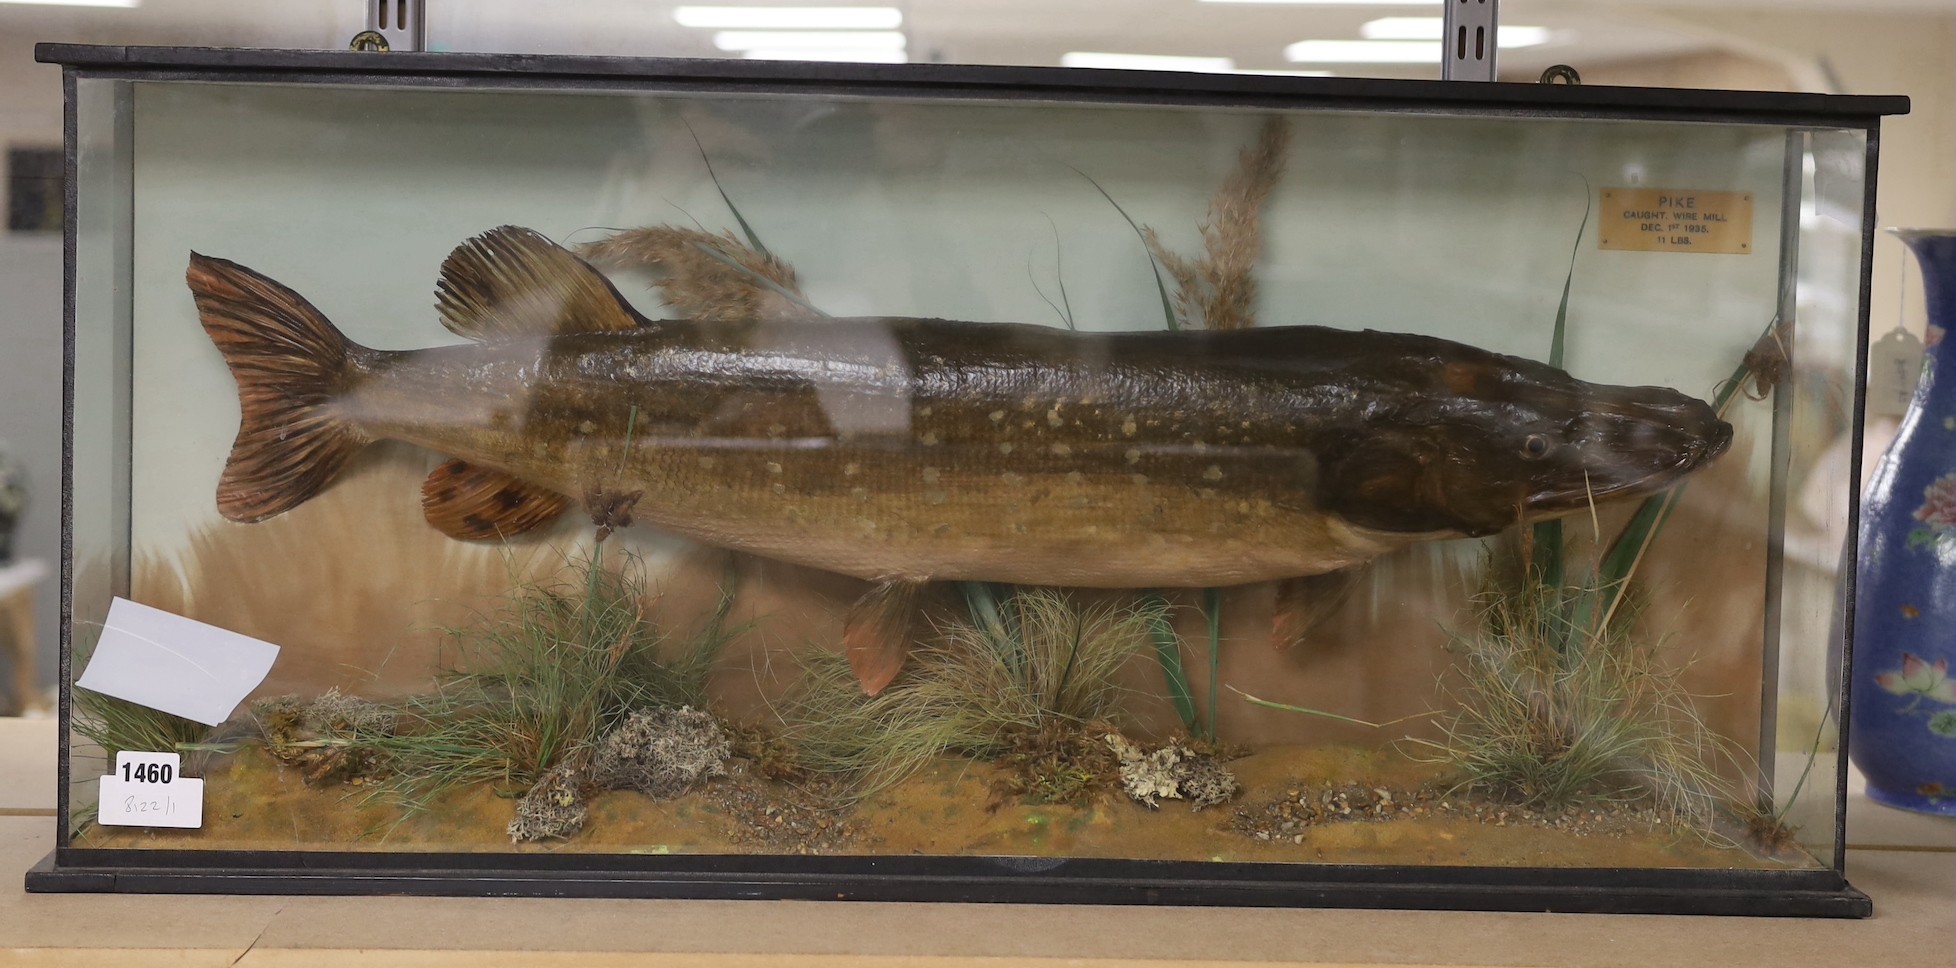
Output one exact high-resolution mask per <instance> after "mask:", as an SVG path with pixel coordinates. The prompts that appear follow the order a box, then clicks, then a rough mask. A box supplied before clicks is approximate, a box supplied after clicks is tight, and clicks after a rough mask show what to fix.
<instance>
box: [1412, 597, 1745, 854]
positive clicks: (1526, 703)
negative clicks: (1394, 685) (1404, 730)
mask: <svg viewBox="0 0 1956 968" xmlns="http://www.w3.org/2000/svg"><path fill="white" fill-rule="evenodd" d="M1489 570H1490V573H1493V572H1494V571H1495V569H1493V568H1490V569H1489ZM1615 591H1616V589H1615V587H1614V585H1613V584H1612V585H1611V586H1610V587H1609V588H1607V589H1606V588H1605V587H1604V583H1602V582H1600V581H1598V580H1595V579H1591V580H1589V581H1588V582H1586V583H1585V582H1580V581H1579V582H1575V583H1571V584H1569V585H1566V586H1560V585H1558V586H1550V585H1545V584H1543V583H1542V582H1540V581H1539V580H1535V579H1533V578H1532V577H1530V578H1524V579H1522V580H1521V581H1520V582H1519V583H1518V584H1517V585H1514V586H1512V587H1496V588H1491V589H1490V590H1488V591H1486V592H1484V593H1482V594H1481V595H1479V596H1477V597H1476V599H1475V602H1476V605H1477V608H1478V614H1477V615H1476V623H1475V625H1474V627H1473V628H1471V629H1469V630H1465V631H1462V632H1460V633H1458V634H1457V635H1456V637H1455V640H1454V644H1453V646H1452V648H1453V649H1454V651H1456V652H1457V653H1459V655H1460V656H1461V666H1460V681H1459V683H1458V684H1457V685H1456V686H1454V687H1453V688H1451V689H1450V690H1449V691H1450V693H1451V695H1452V696H1453V698H1454V699H1456V700H1457V701H1458V704H1459V705H1458V707H1457V708H1456V709H1455V710H1454V711H1453V712H1452V713H1451V714H1450V715H1449V716H1447V717H1445V718H1444V719H1443V720H1442V721H1441V729H1442V731H1443V732H1444V733H1445V739H1444V740H1443V741H1442V742H1440V743H1438V744H1426V745H1432V746H1435V747H1436V748H1437V749H1438V751H1439V755H1440V757H1441V758H1442V759H1445V760H1447V761H1450V762H1452V763H1453V764H1454V765H1455V766H1456V767H1457V768H1458V769H1459V770H1460V771H1461V772H1462V773H1463V774H1464V775H1465V776H1466V777H1467V778H1468V782H1469V783H1470V784H1471V785H1473V786H1476V787H1480V788H1482V789H1485V790H1487V791H1489V792H1490V793H1492V794H1494V795H1496V796H1500V797H1504V798H1506V799H1510V800H1512V801H1515V802H1518V803H1522V804H1525V805H1530V806H1538V807H1542V808H1546V809H1560V808H1563V807H1566V806H1569V805H1572V804H1576V803H1581V802H1584V801H1587V800H1618V801H1629V800H1648V801H1650V802H1652V803H1654V804H1655V805H1656V806H1657V807H1658V809H1660V810H1662V811H1664V812H1665V813H1667V814H1668V815H1669V816H1670V817H1671V819H1672V820H1674V821H1676V822H1678V823H1681V824H1684V825H1686V826H1687V827H1689V828H1691V829H1693V830H1695V831H1698V832H1700V833H1701V834H1702V835H1703V836H1705V837H1707V838H1711V837H1713V836H1714V835H1713V833H1712V831H1713V828H1714V823H1715V821H1716V820H1717V817H1718V812H1719V808H1720V807H1721V806H1724V805H1726V804H1727V803H1729V802H1730V801H1731V797H1730V796H1729V794H1728V793H1727V790H1728V788H1729V784H1728V783H1727V781H1726V780H1725V778H1724V777H1723V776H1722V775H1721V773H1720V771H1719V765H1720V764H1723V763H1729V762H1731V761H1732V757H1733V752H1732V750H1731V749H1730V747H1729V744H1728V743H1726V742H1725V741H1724V740H1722V739H1721V738H1720V737H1719V736H1718V735H1717V734H1716V733H1714V732H1713V731H1712V730H1711V729H1710V727H1708V726H1707V725H1706V724H1705V722H1704V720H1703V719H1702V718H1701V717H1700V715H1699V713H1698V711H1697V705H1696V702H1695V701H1694V700H1695V698H1696V697H1694V696H1692V695H1691V694H1690V693H1689V692H1688V691H1687V690H1686V689H1685V688H1684V687H1683V685H1682V684H1681V682H1680V674H1681V670H1678V669H1674V668H1671V667H1669V666H1667V665H1666V664H1665V663H1664V662H1663V661H1662V660H1661V659H1660V658H1659V656H1658V654H1657V653H1658V643H1656V642H1655V641H1653V640H1651V639H1650V638H1649V637H1647V636H1644V635H1641V634H1639V633H1637V632H1636V631H1635V629H1634V626H1635V625H1636V619H1637V615H1636V611H1637V609H1636V607H1635V606H1626V607H1625V608H1620V609H1617V610H1616V612H1615V614H1614V615H1613V616H1612V615H1605V614H1604V613H1603V611H1602V610H1601V609H1598V608H1596V605H1597V603H1598V602H1599V601H1600V600H1601V599H1602V598H1603V596H1604V595H1605V594H1606V592H1607V593H1609V594H1611V596H1612V598H1613V599H1614V593H1615ZM1599 615H1601V616H1603V617H1602V618H1601V619H1597V618H1596V616H1599ZM1420 742H1422V743H1424V741H1420Z"/></svg>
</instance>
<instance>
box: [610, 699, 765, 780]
mask: <svg viewBox="0 0 1956 968" xmlns="http://www.w3.org/2000/svg"><path fill="white" fill-rule="evenodd" d="M732 753H733V741H732V740H731V739H730V738H729V737H728V736H727V733H726V731H725V730H723V729H721V728H720V724H719V722H718V721H716V720H715V719H714V718H713V716H712V715H711V714H709V713H706V712H703V711H701V710H698V709H694V708H692V707H690V706H682V707H680V708H678V709H654V710H641V711H639V712H635V713H632V714H631V715H630V716H627V717H626V718H625V721H624V722H623V723H620V724H619V725H618V727H617V728H615V729H613V730H612V731H611V732H610V733H608V734H606V735H605V738H604V739H603V740H602V741H600V742H599V743H598V749H597V752H596V753H595V754H594V755H593V756H592V757H591V768H590V772H589V773H588V774H587V777H588V780H589V783H590V784H591V785H592V786H594V787H597V788H600V789H605V790H637V791H638V792H640V793H643V794H645V795H646V796H648V797H651V798H653V799H654V800H669V799H672V798H673V797H677V796H680V795H682V794H684V793H685V792H686V791H688V790H691V789H692V788H693V787H694V786H695V785H697V784H698V783H699V782H700V781H702V780H705V779H707V778H709V777H715V776H722V775H724V774H725V773H726V759H727V757H728V756H730V755H732Z"/></svg>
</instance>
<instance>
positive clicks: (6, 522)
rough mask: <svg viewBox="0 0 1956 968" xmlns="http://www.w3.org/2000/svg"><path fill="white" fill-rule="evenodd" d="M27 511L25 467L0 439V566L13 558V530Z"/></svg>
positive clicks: (10, 561) (9, 562) (17, 526)
mask: <svg viewBox="0 0 1956 968" xmlns="http://www.w3.org/2000/svg"><path fill="white" fill-rule="evenodd" d="M26 512H27V468H26V467H23V466H21V463H20V459H19V458H17V457H15V456H14V455H12V454H10V453H8V452H7V445H6V443H5V442H4V441H0V566H4V565H8V564H11V563H12V562H13V560H14V532H15V531H16V530H17V529H18V528H19V526H20V518H21V515H23V514H25V513H26Z"/></svg>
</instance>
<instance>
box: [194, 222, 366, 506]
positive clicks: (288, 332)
mask: <svg viewBox="0 0 1956 968" xmlns="http://www.w3.org/2000/svg"><path fill="white" fill-rule="evenodd" d="M184 278H185V281H186V282H188V283H189V285H190V292H191V294H192V295H193V296H195V297H196V300H197V314H198V315H199V316H200V317H201V318H202V320H203V323H204V332H206V333H208V334H210V338H211V342H213V343H215V344H217V349H218V351H219V352H221V353H223V354H224V362H225V363H226V364H228V365H229V366H230V368H231V375H232V376H233V377H235V378H236V379H237V381H238V407H239V410H240V411H241V416H240V419H239V422H238V439H237V441H236V442H235V443H233V444H232V445H231V459H230V460H229V461H228V462H227V463H226V464H225V465H224V474H223V476H222V477H220V478H219V479H218V483H217V510H218V513H220V514H222V515H224V516H225V517H226V518H229V519H230V520H232V521H239V522H244V523H247V524H249V523H253V522H257V521H263V520H265V519H266V518H269V517H272V516H274V515H277V514H281V513H284V512H286V511H289V510H291V509H293V508H295V507H298V506H299V505H300V504H303V503H305V502H306V500H307V499H309V498H311V497H312V496H313V495H315V494H317V493H319V492H320V490H321V489H323V488H325V486H326V485H327V484H330V483H332V480H333V478H334V477H335V476H337V475H338V474H339V472H340V470H341V469H342V468H343V467H345V466H346V462H347V461H348V460H349V459H350V458H351V457H352V456H353V455H354V454H355V453H356V452H358V451H359V450H360V448H362V447H364V446H366V444H367V443H368V442H369V438H367V437H366V436H365V435H363V434H361V433H360V432H359V430H358V429H356V428H355V427H353V426H352V425H351V424H349V423H347V422H346V421H344V420H342V419H340V418H339V417H338V416H336V415H335V414H334V413H333V408H332V406H331V404H332V402H333V400H334V398H335V397H337V396H338V395H339V394H340V393H341V391H343V390H345V389H346V387H347V385H348V384H349V383H350V382H351V380H352V379H353V377H354V376H355V375H357V373H358V372H359V370H360V369H361V362H362V357H365V356H367V355H368V354H370V353H371V352H372V351H370V350H367V349H365V348H364V347H361V346H359V345H358V344H355V343H353V342H350V341H348V340H347V338H346V337H345V336H342V335H341V334H340V331H339V330H337V329H334V328H333V324H332V323H330V322H328V321H327V320H326V317H325V316H324V315H321V314H320V312H319V310H317V309H314V308H313V307H312V304H311V303H309V302H307V301H306V300H305V298H304V297H302V296H300V295H299V294H298V293H296V292H293V291H292V290H290V289H287V288H286V287H284V286H282V285H279V284H278V283H276V282H273V281H272V280H271V279H268V278H266V277H265V276H263V275H261V274H259V273H257V272H253V271H252V270H250V269H247V268H245V267H244V266H241V265H238V264H237V263H234V262H228V261H226V260H224V259H213V258H211V257H209V256H204V255H198V254H197V253H194V252H193V253H191V254H190V268H189V270H188V271H187V272H186V273H185V274H184Z"/></svg>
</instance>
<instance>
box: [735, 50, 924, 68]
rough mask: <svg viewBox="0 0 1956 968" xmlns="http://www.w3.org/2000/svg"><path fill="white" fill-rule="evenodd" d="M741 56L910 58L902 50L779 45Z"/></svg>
mask: <svg viewBox="0 0 1956 968" xmlns="http://www.w3.org/2000/svg"><path fill="white" fill-rule="evenodd" d="M740 56H742V57H744V58H746V59H748V60H792V61H844V62H847V63H851V64H903V63H907V62H908V61H909V60H910V57H909V55H907V54H905V53H904V52H903V51H900V50H862V49H860V48H858V49H852V50H849V49H845V50H823V49H821V48H818V47H810V48H807V49H793V50H784V49H782V48H779V47H761V48H756V49H754V50H750V51H747V52H745V53H743V54H741V55H740Z"/></svg>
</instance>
